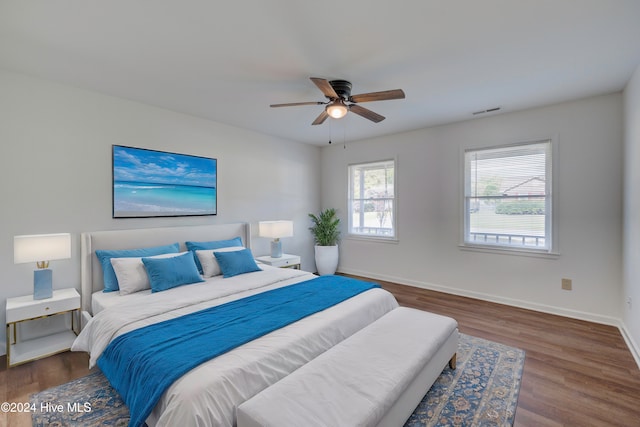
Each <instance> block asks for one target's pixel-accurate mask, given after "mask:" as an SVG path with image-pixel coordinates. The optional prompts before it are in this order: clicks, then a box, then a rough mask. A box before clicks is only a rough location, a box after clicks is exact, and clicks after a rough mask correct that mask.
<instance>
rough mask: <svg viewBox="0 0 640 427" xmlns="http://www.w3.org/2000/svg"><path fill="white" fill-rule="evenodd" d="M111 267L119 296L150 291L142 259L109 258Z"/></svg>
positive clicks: (165, 255) (156, 256) (154, 256)
mask: <svg viewBox="0 0 640 427" xmlns="http://www.w3.org/2000/svg"><path fill="white" fill-rule="evenodd" d="M183 254H184V252H182V253H171V254H162V255H153V256H149V257H144V258H173V257H176V256H179V255H183ZM111 265H112V266H113V271H115V273H116V278H117V279H118V287H119V288H120V295H127V294H132V293H134V292H139V291H144V290H145V289H151V284H150V283H149V276H147V270H146V269H145V268H144V264H143V263H142V257H132V258H111Z"/></svg>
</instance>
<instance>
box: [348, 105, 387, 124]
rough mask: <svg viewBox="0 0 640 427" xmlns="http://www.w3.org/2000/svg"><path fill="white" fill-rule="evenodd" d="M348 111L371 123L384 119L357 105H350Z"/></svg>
mask: <svg viewBox="0 0 640 427" xmlns="http://www.w3.org/2000/svg"><path fill="white" fill-rule="evenodd" d="M349 110H350V111H351V112H352V113H356V114H357V115H359V116H362V117H364V118H365V119H369V120H371V121H372V122H375V123H378V122H381V121H383V120H384V118H385V117H384V116H381V115H380V114H378V113H374V112H373V111H371V110H368V109H366V108H364V107H361V106H359V105H356V104H351V105H350V106H349Z"/></svg>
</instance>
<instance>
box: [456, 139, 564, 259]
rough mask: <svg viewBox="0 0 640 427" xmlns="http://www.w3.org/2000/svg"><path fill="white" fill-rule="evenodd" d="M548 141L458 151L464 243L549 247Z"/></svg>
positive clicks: (544, 249)
mask: <svg viewBox="0 0 640 427" xmlns="http://www.w3.org/2000/svg"><path fill="white" fill-rule="evenodd" d="M551 189H552V185H551V141H550V140H545V141H536V142H530V143H523V144H516V145H509V146H503V147H493V148H487V149H479V150H477V149H474V150H467V151H465V153H464V244H465V245H468V246H482V247H493V248H498V249H515V250H525V251H539V252H551V250H552V241H551V240H552V233H551V227H552V216H551V209H552V203H551V202H552V199H551Z"/></svg>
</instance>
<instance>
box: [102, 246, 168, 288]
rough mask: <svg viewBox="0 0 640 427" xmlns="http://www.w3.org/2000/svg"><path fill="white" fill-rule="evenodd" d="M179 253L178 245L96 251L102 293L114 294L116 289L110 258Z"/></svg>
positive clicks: (116, 282)
mask: <svg viewBox="0 0 640 427" xmlns="http://www.w3.org/2000/svg"><path fill="white" fill-rule="evenodd" d="M178 252H180V245H179V244H178V243H174V244H172V245H165V246H154V247H151V248H141V249H122V250H102V249H98V250H97V251H96V256H97V257H98V261H100V264H101V265H102V278H103V282H104V292H114V291H117V290H118V289H119V288H118V278H117V277H116V273H115V271H113V266H112V265H111V258H130V257H147V256H153V255H162V254H168V253H174V254H175V253H178Z"/></svg>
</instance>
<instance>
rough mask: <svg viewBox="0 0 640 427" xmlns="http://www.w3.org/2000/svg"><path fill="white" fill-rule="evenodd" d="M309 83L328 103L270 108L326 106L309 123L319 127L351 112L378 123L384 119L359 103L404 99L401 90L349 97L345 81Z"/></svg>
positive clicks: (349, 90)
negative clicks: (313, 85) (328, 119)
mask: <svg viewBox="0 0 640 427" xmlns="http://www.w3.org/2000/svg"><path fill="white" fill-rule="evenodd" d="M311 81H312V82H313V83H314V84H315V85H316V86H317V87H318V89H320V91H322V93H323V94H324V96H325V97H326V98H327V99H329V101H326V102H322V101H315V102H313V101H312V102H292V103H288V104H271V107H295V106H299V105H326V107H325V109H324V110H323V111H322V113H320V115H319V116H318V117H317V118H316V119H315V120H314V121H313V123H311V124H312V125H320V124H322V123H324V121H325V120H326V119H327V118H328V117H333V118H334V119H341V118H342V117H344V116H346V115H347V112H349V111H351V112H353V113H356V114H357V115H359V116H362V117H364V118H365V119H369V120H371V121H372V122H375V123H378V122H381V121H383V120H384V119H385V117H384V116H381V115H380V114H378V113H375V112H373V111H371V110H369V109H367V108H364V107H361V106H360V105H358V104H359V103H361V102H372V101H386V100H388V99H404V92H403V91H402V89H393V90H385V91H381V92H369V93H361V94H359V95H351V82H348V81H346V80H326V79H321V78H318V77H311Z"/></svg>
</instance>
